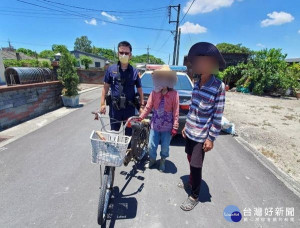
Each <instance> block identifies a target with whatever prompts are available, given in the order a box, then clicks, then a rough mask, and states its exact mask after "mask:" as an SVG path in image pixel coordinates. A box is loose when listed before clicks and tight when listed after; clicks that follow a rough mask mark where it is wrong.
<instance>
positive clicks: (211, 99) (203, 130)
mask: <svg viewBox="0 0 300 228" xmlns="http://www.w3.org/2000/svg"><path fill="white" fill-rule="evenodd" d="M224 106H225V84H224V83H223V82H222V81H221V80H219V79H217V78H216V77H215V76H214V75H212V76H211V78H210V79H209V81H207V82H206V83H205V84H204V85H203V86H202V87H201V88H199V82H197V83H196V84H195V87H194V89H193V94H192V100H191V105H190V110H189V113H188V115H187V120H186V124H185V132H186V135H187V137H188V138H189V139H191V140H193V141H196V142H201V143H202V142H204V141H205V140H206V139H207V138H208V139H209V140H211V141H214V140H215V139H216V137H217V136H218V135H219V133H220V130H221V119H222V115H223V111H224Z"/></svg>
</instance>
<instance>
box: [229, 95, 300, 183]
mask: <svg viewBox="0 0 300 228" xmlns="http://www.w3.org/2000/svg"><path fill="white" fill-rule="evenodd" d="M224 115H225V117H226V118H227V119H229V120H230V121H232V122H234V123H235V125H236V131H237V134H238V135H239V136H241V137H242V138H243V139H245V140H246V141H247V142H248V143H250V144H251V145H252V146H254V147H255V148H256V149H257V150H258V151H260V152H261V153H262V154H263V155H264V156H266V157H267V158H268V159H270V160H271V161H272V162H273V163H274V164H275V165H276V166H277V167H278V168H280V169H281V170H283V171H284V172H286V173H287V174H289V175H290V176H291V177H293V178H294V179H295V180H296V181H298V182H300V100H297V99H296V98H272V97H260V96H254V95H249V94H242V93H237V92H227V93H226V105H225V112H224Z"/></svg>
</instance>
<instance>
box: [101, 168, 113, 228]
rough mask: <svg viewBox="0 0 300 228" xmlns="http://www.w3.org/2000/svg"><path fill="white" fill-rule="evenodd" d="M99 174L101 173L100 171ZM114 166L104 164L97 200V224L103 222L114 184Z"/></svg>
mask: <svg viewBox="0 0 300 228" xmlns="http://www.w3.org/2000/svg"><path fill="white" fill-rule="evenodd" d="M100 175H102V174H101V173H100ZM114 177H115V167H111V166H105V170H104V174H103V179H102V185H101V189H100V196H99V202H98V224H99V225H100V226H101V225H103V224H104V222H105V220H106V215H107V209H108V205H109V201H110V197H111V191H112V188H113V184H114Z"/></svg>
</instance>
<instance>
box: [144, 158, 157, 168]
mask: <svg viewBox="0 0 300 228" xmlns="http://www.w3.org/2000/svg"><path fill="white" fill-rule="evenodd" d="M155 164H156V160H155V159H152V158H150V160H149V163H148V164H146V165H145V167H146V168H151V167H153V166H154V165H155Z"/></svg>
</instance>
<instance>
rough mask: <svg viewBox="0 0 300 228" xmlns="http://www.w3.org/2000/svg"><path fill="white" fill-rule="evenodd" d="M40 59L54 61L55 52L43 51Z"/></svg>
mask: <svg viewBox="0 0 300 228" xmlns="http://www.w3.org/2000/svg"><path fill="white" fill-rule="evenodd" d="M39 57H40V58H44V59H53V58H54V52H53V51H52V50H43V51H41V52H40V54H39Z"/></svg>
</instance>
